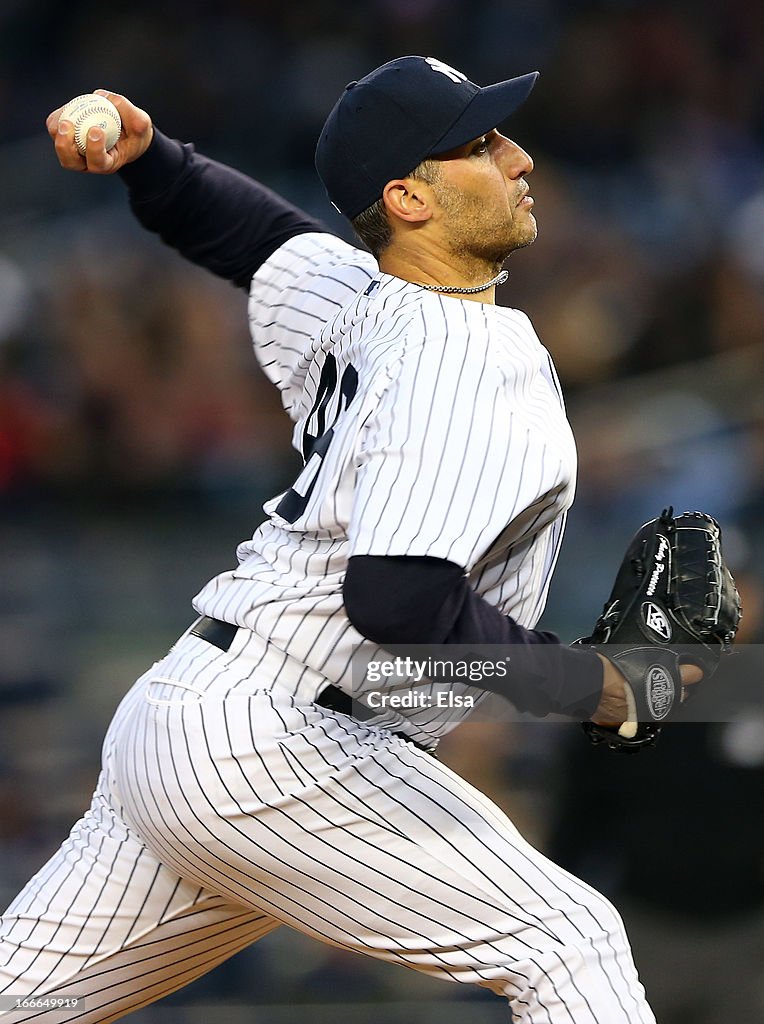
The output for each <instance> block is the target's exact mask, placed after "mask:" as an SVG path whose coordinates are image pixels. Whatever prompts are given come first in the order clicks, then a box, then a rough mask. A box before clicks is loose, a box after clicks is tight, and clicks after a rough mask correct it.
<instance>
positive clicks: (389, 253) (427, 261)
mask: <svg viewBox="0 0 764 1024" xmlns="http://www.w3.org/2000/svg"><path fill="white" fill-rule="evenodd" d="M379 269H380V270H382V271H383V272H384V273H385V274H392V275H393V277H400V278H402V279H403V280H404V281H411V282H412V284H418V285H422V286H423V287H425V288H427V289H428V291H436V292H439V293H440V294H443V295H449V294H450V295H452V296H453V297H454V298H459V299H467V300H470V301H472V302H487V303H490V304H494V303H495V302H496V286H497V285H498V284H501V283H502V282H503V281H505V280H506V276H504V275H505V274H506V271H504V272H502V270H501V265H500V264H498V265H497V264H494V263H487V262H486V261H484V260H465V259H457V258H455V257H453V256H451V257H449V258H448V259H447V260H446V259H445V258H443V257H442V256H440V255H438V254H434V253H426V252H416V253H414V252H410V251H407V250H402V249H401V248H394V247H393V246H390V247H389V248H388V249H387V250H385V252H383V253H382V254H381V255H380V258H379Z"/></svg>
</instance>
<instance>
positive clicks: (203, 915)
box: [0, 631, 654, 1024]
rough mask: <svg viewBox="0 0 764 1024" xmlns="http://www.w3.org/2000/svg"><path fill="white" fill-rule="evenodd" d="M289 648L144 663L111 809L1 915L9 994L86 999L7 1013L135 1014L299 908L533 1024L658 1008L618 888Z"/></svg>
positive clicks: (323, 926) (639, 1014) (104, 782)
mask: <svg viewBox="0 0 764 1024" xmlns="http://www.w3.org/2000/svg"><path fill="white" fill-rule="evenodd" d="M239 638H241V639H239ZM278 657H279V661H278V665H279V667H278V669H277V668H275V667H274V666H273V665H271V664H270V662H269V658H270V653H269V652H268V650H267V648H266V647H265V645H264V644H263V642H262V641H261V640H259V639H258V638H256V637H254V636H253V635H252V634H248V633H246V632H245V631H239V634H238V637H237V640H236V641H235V642H234V645H233V646H232V648H231V650H230V651H229V652H227V653H224V652H222V651H219V650H217V648H214V647H212V646H211V645H210V644H208V643H207V642H206V641H204V640H201V639H198V638H196V637H193V636H190V635H186V636H185V637H183V638H182V639H181V640H180V641H179V642H178V644H176V646H175V648H173V650H172V651H171V652H170V654H169V655H167V657H166V658H164V659H163V660H162V661H160V662H158V663H157V664H156V665H155V666H154V667H153V668H152V669H151V670H150V671H149V672H148V673H146V674H145V675H144V676H143V677H142V678H141V679H140V680H138V682H137V683H136V685H135V686H134V687H133V689H132V690H131V691H130V692H129V693H128V695H127V696H126V697H125V699H124V701H123V702H122V704H121V705H120V708H119V709H118V711H117V714H116V715H115V717H114V720H113V722H112V724H111V726H110V728H109V731H108V734H107V737H106V741H105V744H104V753H103V770H102V772H101V775H100V778H99V782H98V787H97V789H96V792H95V794H94V797H93V801H92V804H91V806H90V809H89V810H88V811H87V813H86V814H85V815H84V816H83V818H82V819H81V820H80V821H79V822H77V824H76V825H75V826H74V828H73V830H72V832H71V834H70V835H69V837H68V839H67V840H66V842H65V843H64V844H63V845H62V847H61V848H60V850H59V851H58V853H56V854H55V855H54V856H53V857H52V858H51V860H50V861H49V862H48V863H47V864H46V865H45V866H44V867H43V868H42V869H41V870H40V871H39V872H38V873H37V875H35V877H34V878H32V879H31V881H30V882H29V883H28V885H27V886H26V888H25V889H24V890H23V891H22V892H21V894H20V895H19V896H18V897H17V898H16V899H15V901H14V902H13V903H12V905H11V906H10V908H9V909H8V911H7V912H6V913H5V914H4V915H3V917H2V919H1V924H0V993H3V994H5V995H6V996H7V995H17V996H30V995H35V996H46V997H53V998H56V999H59V998H67V997H73V996H76V997H78V998H79V999H80V1000H82V1004H81V1005H82V1006H83V1007H84V1008H82V1009H80V1008H77V1009H74V1010H72V1009H69V1008H67V1009H63V1010H56V1009H50V1008H49V1009H37V1010H34V1011H31V1010H22V1011H12V1012H10V1013H7V1014H0V1017H2V1016H7V1018H8V1021H9V1024H10V1022H11V1021H12V1022H13V1024H17V1022H22V1021H31V1020H35V1021H40V1022H44V1024H73V1022H78V1024H96V1022H107V1021H111V1020H115V1019H117V1018H118V1017H120V1016H122V1015H123V1014H126V1013H128V1012H130V1011H131V1010H135V1009H138V1008H139V1007H141V1006H144V1005H146V1004H147V1003H150V1002H152V1001H154V1000H156V999H159V998H161V997H162V996H164V995H166V994H168V993H169V992H172V991H174V990H176V989H178V988H180V987H181V986H183V985H185V984H187V983H188V982H189V981H192V980H193V979H194V978H196V977H198V976H200V975H201V974H203V973H205V972H206V971H208V970H210V969H211V968H212V967H214V966H215V965H216V964H218V963H220V962H222V961H223V960H225V959H226V958H227V957H229V956H231V955H232V954H234V953H236V952H237V951H238V950H240V949H242V948H243V947H245V946H247V945H249V944H250V943H252V942H255V941H256V940H257V939H259V938H262V936H264V935H266V934H267V933H268V932H270V931H272V930H273V929H274V928H276V927H277V926H278V925H280V924H286V925H290V926H292V927H293V928H296V929H298V930H299V931H301V932H304V933H305V934H307V935H312V936H315V937H316V938H317V939H321V940H322V941H324V942H328V943H332V944H334V945H336V946H340V947H342V948H344V949H348V950H354V951H356V952H359V953H364V954H367V955H370V956H374V957H378V958H379V959H382V960H386V961H389V962H392V963H397V964H401V965H402V966H404V967H409V968H413V969H415V970H418V971H422V972H424V973H427V974H430V975H433V976H437V977H441V978H444V979H447V980H451V981H455V982H462V983H472V984H476V985H481V986H484V987H486V988H488V989H491V990H492V991H494V992H496V993H497V994H500V995H503V996H505V997H506V998H507V1000H508V1001H509V1005H510V1008H511V1013H512V1020H513V1021H515V1022H522V1024H654V1017H653V1015H652V1012H651V1011H650V1009H649V1007H648V1006H647V1004H646V1002H645V1000H644V994H643V990H642V987H641V985H640V983H639V981H638V979H637V975H636V972H635V969H634V965H633V962H632V958H631V953H630V950H629V946H628V942H627V939H626V936H625V934H624V930H623V926H622V923H621V920H620V918H619V916H618V915H617V913H616V911H615V910H614V908H613V907H612V906H611V905H610V904H609V903H608V902H607V901H606V900H605V899H604V898H603V897H602V896H601V895H599V894H598V893H597V892H595V891H594V890H593V889H591V888H590V887H589V886H587V885H585V884H584V883H583V882H581V881H579V880H578V879H576V878H574V877H572V876H571V875H569V874H568V873H567V872H565V871H563V870H562V869H560V868H559V867H557V866H556V865H554V864H552V863H551V862H550V861H548V860H547V859H546V858H544V857H543V856H542V855H541V854H539V853H538V851H536V850H534V849H533V848H532V847H531V846H530V845H529V844H528V843H526V842H525V840H524V839H523V838H522V837H521V836H520V834H519V833H518V832H517V830H516V829H515V827H514V826H513V825H512V823H511V822H510V821H509V820H508V818H507V817H506V816H505V815H504V814H503V813H502V811H500V810H499V808H498V807H497V806H496V805H495V804H493V803H492V802H491V801H489V800H488V799H487V798H486V797H484V796H483V795H482V794H480V793H479V792H478V791H477V790H475V789H474V788H473V787H472V786H470V785H469V784H468V783H466V782H465V781H464V780H463V779H461V778H460V777H459V776H457V775H456V774H455V773H454V772H452V771H451V770H450V769H448V768H447V767H446V766H445V765H443V764H441V763H440V762H438V761H436V760H435V759H434V758H432V757H431V756H430V755H428V754H426V753H424V752H423V751H421V750H419V749H418V748H416V747H415V746H414V745H413V744H410V743H407V742H406V741H404V740H402V739H400V738H398V737H396V736H394V735H392V734H390V733H388V732H385V731H382V730H379V729H377V728H374V727H370V726H365V725H363V724H362V723H359V722H356V721H355V720H354V719H351V718H348V717H347V716H344V715H341V714H337V713H333V712H330V711H326V710H324V709H323V708H320V707H318V706H317V705H315V704H312V703H307V704H306V703H298V702H296V701H295V700H293V699H292V698H291V697H290V696H288V695H287V690H286V689H285V687H284V686H283V685H280V683H279V680H280V679H281V680H283V679H285V678H286V674H287V673H288V672H290V671H292V669H291V668H290V666H289V665H288V664H285V662H284V659H283V655H281V654H279V656H278ZM274 680H275V682H274Z"/></svg>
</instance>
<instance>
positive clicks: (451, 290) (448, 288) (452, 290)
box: [419, 270, 509, 295]
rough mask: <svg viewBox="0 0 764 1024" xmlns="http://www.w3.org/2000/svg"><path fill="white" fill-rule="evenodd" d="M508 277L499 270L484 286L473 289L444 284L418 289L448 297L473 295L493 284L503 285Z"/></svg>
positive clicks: (507, 274)
mask: <svg viewBox="0 0 764 1024" xmlns="http://www.w3.org/2000/svg"><path fill="white" fill-rule="evenodd" d="M508 277H509V271H508V270H500V271H499V273H498V274H497V275H496V277H494V278H492V279H491V280H490V281H486V283H485V284H478V285H475V287H474V288H457V287H456V286H455V285H445V284H420V285H419V287H420V288H426V289H427V291H428V292H446V293H447V294H449V295H475V293H476V292H485V291H488V289H489V288H493V286H494V285H495V284H504V282H505V281H506V280H507V278H508Z"/></svg>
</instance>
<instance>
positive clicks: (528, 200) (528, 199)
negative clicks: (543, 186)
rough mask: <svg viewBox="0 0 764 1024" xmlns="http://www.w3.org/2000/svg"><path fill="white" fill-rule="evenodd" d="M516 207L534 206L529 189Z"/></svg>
mask: <svg viewBox="0 0 764 1024" xmlns="http://www.w3.org/2000/svg"><path fill="white" fill-rule="evenodd" d="M515 206H519V207H531V206H533V196H531V195H528V189H527V188H526V190H525V191H524V192H523V194H522V195H521V196H520V198H519V199H518V200H517V202H516V203H515Z"/></svg>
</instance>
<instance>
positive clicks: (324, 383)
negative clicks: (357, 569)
mask: <svg viewBox="0 0 764 1024" xmlns="http://www.w3.org/2000/svg"><path fill="white" fill-rule="evenodd" d="M357 390H358V374H357V373H356V370H355V367H353V366H350V365H348V366H346V367H345V370H344V371H343V374H342V377H341V378H340V381H339V401H338V402H337V410H336V412H335V414H334V419H333V420H332V422H331V424H330V426H329V428H328V429H327V426H326V417H327V410H328V408H329V405H330V403H331V400H332V398H333V397H334V394H335V392H336V391H337V360H336V359H335V358H334V356H333V355H332V354H331V352H330V353H329V354H328V355H327V357H326V361H325V363H324V367H323V369H322V370H321V377H320V379H319V381H318V388H317V390H316V398H315V401H314V402H313V408H312V409H311V410H310V413H309V414H308V418H307V419H306V420H305V427H304V428H303V432H302V444H301V448H302V457H303V459H304V460H305V466H304V468H303V470H302V472H301V473H300V475H299V476H298V477H297V479H296V480H295V482H294V484H293V485H292V486H291V487H290V488H289V490H288V491H286V493H285V494H284V496H283V498H282V499H281V501H280V502H279V503H278V505H277V506H276V514H277V515H279V516H281V518H282V519H285V520H286V521H287V522H288V523H293V522H295V520H297V519H299V518H300V516H301V515H302V514H303V512H304V511H305V509H306V508H307V507H308V502H309V501H310V496H311V494H312V493H313V489H314V487H315V486H316V480H317V479H318V474H319V471H320V469H321V466H322V465H323V462H324V458H325V456H326V453H327V451H328V450H329V445H330V444H331V443H332V438H333V437H334V424H335V423H336V422H337V420H338V418H339V416H340V414H341V413H342V412H344V410H345V409H347V407H348V406H349V405H350V403H351V402H352V401H353V398H354V397H355V393H356V391H357ZM313 430H315V433H312V432H311V431H313Z"/></svg>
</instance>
